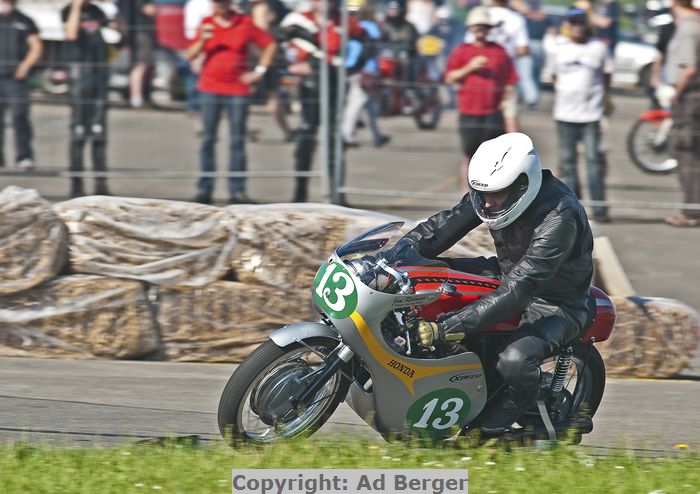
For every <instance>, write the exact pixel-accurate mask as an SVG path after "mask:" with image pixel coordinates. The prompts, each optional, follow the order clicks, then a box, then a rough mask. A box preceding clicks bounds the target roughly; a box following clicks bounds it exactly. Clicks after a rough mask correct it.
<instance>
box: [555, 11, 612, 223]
mask: <svg viewBox="0 0 700 494" xmlns="http://www.w3.org/2000/svg"><path fill="white" fill-rule="evenodd" d="M566 18H567V22H568V24H569V28H570V29H569V34H568V36H566V37H563V38H561V39H559V40H557V43H556V45H554V46H553V47H552V49H551V51H550V52H548V53H547V61H546V66H545V72H547V73H548V74H552V80H553V83H554V91H555V99H554V120H556V122H557V135H558V137H559V159H560V162H561V174H562V180H563V181H564V183H565V184H566V185H568V186H569V187H570V188H571V190H573V191H574V192H575V193H576V196H577V197H581V187H580V184H579V179H578V170H577V164H576V162H577V152H576V145H577V144H578V142H579V141H581V140H582V141H583V144H584V148H585V155H586V172H587V177H588V189H589V191H590V197H591V199H592V200H594V201H605V166H604V163H603V160H602V157H601V152H600V149H601V134H600V120H601V119H602V118H603V110H604V101H605V93H606V91H607V89H608V87H609V86H610V78H611V74H612V69H613V61H612V58H611V57H610V54H609V52H608V48H607V46H606V45H605V43H603V42H602V41H600V40H598V39H594V38H592V37H591V34H590V31H591V29H590V26H589V24H588V18H587V14H586V11H585V10H583V9H580V8H578V7H572V8H570V9H569V10H568V11H567V15H566ZM593 219H594V220H596V221H600V222H607V221H609V218H608V211H607V208H605V207H604V206H594V207H593Z"/></svg>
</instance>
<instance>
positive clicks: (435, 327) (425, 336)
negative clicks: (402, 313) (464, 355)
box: [418, 316, 464, 348]
mask: <svg viewBox="0 0 700 494" xmlns="http://www.w3.org/2000/svg"><path fill="white" fill-rule="evenodd" d="M453 318H455V319H456V321H457V322H459V318H458V317H456V316H453ZM450 319H452V318H449V319H446V320H445V321H442V322H430V321H424V320H420V321H418V338H419V340H420V345H421V346H423V347H425V348H428V347H431V346H433V344H435V342H436V341H447V342H451V341H462V340H463V339H464V330H462V324H461V322H459V324H458V326H454V327H453V326H450V324H449V323H448V321H450Z"/></svg>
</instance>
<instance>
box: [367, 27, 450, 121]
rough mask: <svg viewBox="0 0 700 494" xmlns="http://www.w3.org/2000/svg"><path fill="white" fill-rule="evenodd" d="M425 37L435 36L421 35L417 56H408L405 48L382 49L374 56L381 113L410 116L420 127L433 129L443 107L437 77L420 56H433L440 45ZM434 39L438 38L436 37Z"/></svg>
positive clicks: (438, 78)
mask: <svg viewBox="0 0 700 494" xmlns="http://www.w3.org/2000/svg"><path fill="white" fill-rule="evenodd" d="M427 38H435V37H434V36H430V37H428V36H423V37H421V39H420V40H419V42H418V55H419V56H413V57H411V56H410V54H409V53H408V51H407V50H397V49H384V50H381V51H380V53H379V57H378V59H379V73H380V78H381V80H380V91H381V92H380V96H381V97H380V101H381V107H380V109H381V113H382V115H386V116H394V115H405V116H411V117H413V120H414V121H415V123H416V127H418V128H419V129H421V130H433V129H436V128H437V126H438V124H439V123H440V117H441V116H442V108H443V105H442V101H441V98H440V77H439V75H437V76H436V75H435V74H434V73H433V72H434V71H431V70H430V67H429V66H428V64H427V63H426V61H425V60H424V58H425V57H427V56H433V53H432V52H433V51H435V50H439V49H441V45H436V42H435V41H432V40H431V39H427ZM435 40H437V42H439V40H438V39H437V38H435ZM440 43H441V42H440Z"/></svg>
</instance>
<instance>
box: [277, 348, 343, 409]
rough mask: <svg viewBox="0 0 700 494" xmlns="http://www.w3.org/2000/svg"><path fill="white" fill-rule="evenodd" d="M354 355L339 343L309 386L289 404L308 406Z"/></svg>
mask: <svg viewBox="0 0 700 494" xmlns="http://www.w3.org/2000/svg"><path fill="white" fill-rule="evenodd" d="M354 355H355V353H354V352H353V351H352V350H350V347H349V346H347V345H346V344H345V343H340V344H339V345H338V346H337V347H336V348H335V349H334V350H333V352H332V353H331V354H330V355H329V356H328V357H327V358H326V359H325V362H324V366H323V367H322V368H321V370H320V371H319V372H318V374H316V375H315V376H314V379H313V381H311V384H309V385H308V387H307V388H306V389H304V391H302V393H301V394H300V395H299V396H296V397H292V398H291V402H292V405H294V407H295V408H297V407H298V406H299V405H304V406H308V404H309V403H310V402H311V400H312V399H313V398H314V396H316V393H317V392H318V391H319V390H320V389H321V388H322V387H323V386H324V385H325V384H326V383H327V382H328V380H329V379H330V378H331V377H333V375H334V374H335V373H336V372H338V371H340V369H342V367H343V366H344V365H345V364H347V363H348V362H350V359H351V358H352V357H353V356H354Z"/></svg>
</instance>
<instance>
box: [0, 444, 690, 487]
mask: <svg viewBox="0 0 700 494" xmlns="http://www.w3.org/2000/svg"><path fill="white" fill-rule="evenodd" d="M672 456H673V457H665V458H656V459H640V458H636V457H634V456H618V457H595V456H590V455H588V454H586V453H585V452H583V450H582V449H581V448H577V447H564V446H562V447H556V448H553V449H536V448H527V449H514V450H511V451H510V452H506V451H504V450H503V449H501V448H490V447H481V448H476V449H475V448H469V447H467V446H464V447H450V448H440V449H428V448H420V447H411V446H410V445H405V444H373V443H368V442H362V441H335V442H331V441H313V440H308V441H304V442H298V443H289V444H284V445H280V446H276V447H273V448H266V449H252V448H251V449H247V450H245V451H241V452H235V451H232V450H230V449H228V448H226V447H225V446H223V445H216V446H200V447H196V446H189V445H178V444H175V443H172V444H168V445H166V446H164V447H163V446H156V445H128V446H121V447H115V448H100V447H87V448H86V447H81V448H52V447H48V446H41V447H33V446H29V445H27V444H24V443H17V444H14V445H6V446H0V493H3V494H10V493H33V494H39V493H71V494H73V493H90V494H93V493H127V492H133V493H143V492H177V493H190V492H192V493H218V492H220V493H227V492H228V493H230V492H231V484H230V482H231V469H232V468H263V469H265V468H331V467H338V468H340V467H342V468H387V469H391V468H467V469H468V470H469V484H470V486H469V487H470V492H473V493H489V492H498V493H511V492H512V493H533V492H546V493H557V492H562V493H564V492H565V493H586V494H591V493H606V494H607V493H634V494H640V493H641V494H648V493H652V492H657V493H658V492H663V493H667V494H670V493H684V494H688V493H690V494H695V493H698V492H700V457H698V456H697V455H695V454H693V453H684V452H678V454H677V455H672Z"/></svg>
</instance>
